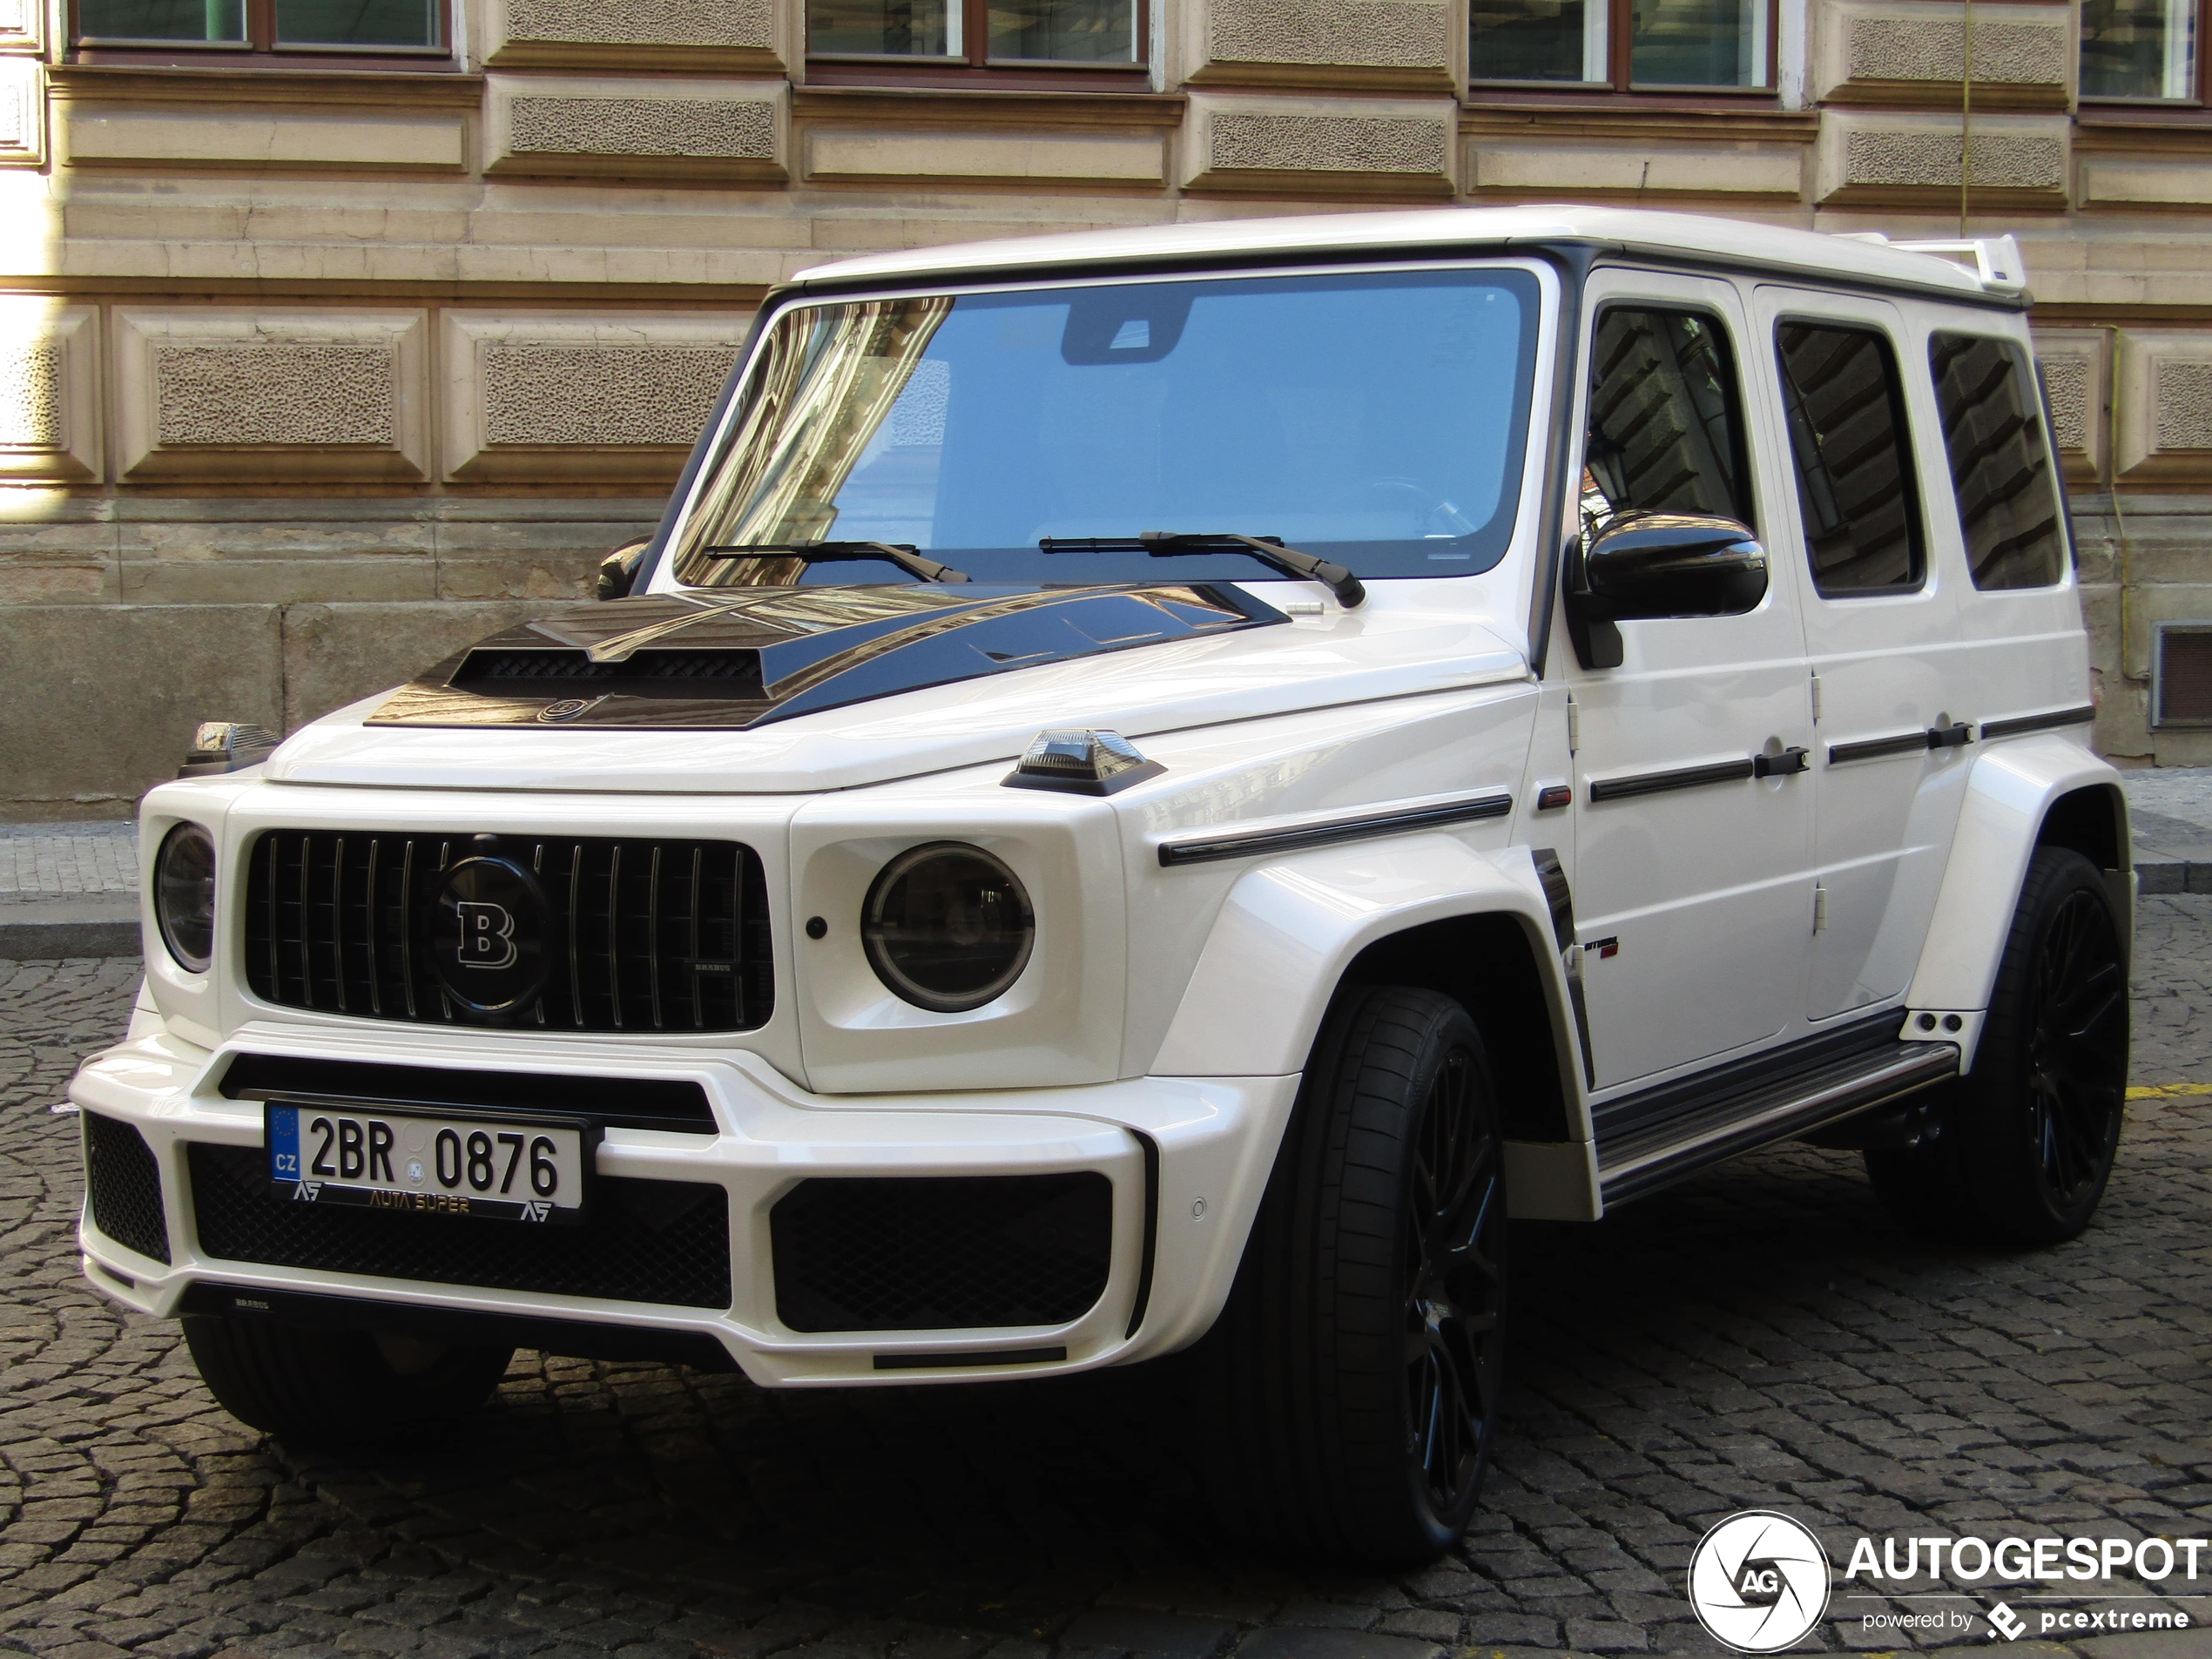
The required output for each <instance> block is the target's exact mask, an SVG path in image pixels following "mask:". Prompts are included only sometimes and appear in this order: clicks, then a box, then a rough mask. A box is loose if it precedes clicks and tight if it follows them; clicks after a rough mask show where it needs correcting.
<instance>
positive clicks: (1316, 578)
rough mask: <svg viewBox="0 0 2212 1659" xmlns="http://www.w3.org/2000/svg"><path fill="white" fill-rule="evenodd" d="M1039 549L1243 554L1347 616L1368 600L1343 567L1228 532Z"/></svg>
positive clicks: (1054, 543)
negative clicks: (1307, 585)
mask: <svg viewBox="0 0 2212 1659" xmlns="http://www.w3.org/2000/svg"><path fill="white" fill-rule="evenodd" d="M1037 546H1038V548H1039V549H1040V550H1042V551H1044V552H1047V553H1121V552H1126V551H1128V550H1131V549H1134V548H1142V549H1143V550H1144V551H1145V552H1147V553H1150V555H1151V556H1153V557H1154V558H1156V559H1176V558H1196V557H1199V556H1204V555H1205V554H1208V553H1242V554H1244V555H1245V556H1248V557H1251V558H1255V559H1258V561H1259V562H1260V563H1262V564H1264V565H1268V566H1270V567H1271V568H1272V569H1274V570H1280V571H1281V572H1282V573H1283V574H1284V575H1285V576H1287V577H1295V578H1297V579H1298V580H1301V581H1305V582H1318V583H1321V584H1322V585H1323V586H1325V587H1326V588H1327V589H1328V590H1330V591H1331V592H1332V593H1333V594H1335V595H1336V596H1337V603H1338V604H1341V605H1342V606H1344V608H1345V610H1351V609H1352V607H1353V606H1354V605H1356V604H1360V603H1362V602H1363V601H1364V600H1365V599H1366V597H1367V590H1366V588H1365V587H1364V586H1362V585H1361V583H1360V581H1359V577H1356V576H1354V575H1352V572H1351V571H1349V570H1345V568H1344V566H1342V565H1341V564H1332V563H1330V562H1329V561H1328V560H1326V559H1318V558H1316V557H1314V556H1313V555H1312V554H1311V553H1301V552H1299V551H1298V550H1297V549H1296V548H1294V547H1285V546H1284V545H1283V543H1281V542H1280V541H1278V540H1277V539H1275V538H1274V537H1272V536H1238V535H1237V534H1235V533H1234V532H1231V531H1223V532H1219V533H1213V534H1198V535H1184V534H1181V533H1178V532H1177V531H1174V530H1141V531H1139V532H1138V533H1137V534H1136V535H1135V536H1046V537H1045V538H1044V539H1043V540H1042V541H1041V542H1039V543H1037Z"/></svg>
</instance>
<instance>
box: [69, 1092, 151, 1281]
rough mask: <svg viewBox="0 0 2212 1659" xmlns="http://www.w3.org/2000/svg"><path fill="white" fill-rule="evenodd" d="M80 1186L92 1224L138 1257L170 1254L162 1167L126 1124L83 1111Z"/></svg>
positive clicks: (141, 1137) (149, 1148)
mask: <svg viewBox="0 0 2212 1659" xmlns="http://www.w3.org/2000/svg"><path fill="white" fill-rule="evenodd" d="M82 1121H83V1123H84V1190H85V1194H86V1196H87V1197H90V1198H91V1201H92V1225H93V1227H94V1228H95V1229H97V1230H98V1231H100V1232H103V1233H105V1234H106V1235H107V1236H108V1237H109V1238H112V1239H113V1240H115V1242H116V1243H117V1244H121V1245H122V1246H123V1247H124V1248H125V1250H135V1251H138V1254H139V1255H141V1256H150V1257H152V1258H153V1259H154V1260H155V1261H158V1262H165V1261H167V1260H168V1259H169V1217H168V1213H167V1211H165V1210H164V1209H163V1208H162V1204H161V1166H160V1165H159V1164H158V1163H155V1162H154V1157H153V1150H152V1148H151V1147H149V1146H148V1145H147V1144H146V1143H145V1136H142V1135H140V1134H139V1133H138V1130H135V1129H133V1128H132V1127H131V1125H130V1124H128V1123H118V1122H117V1121H116V1120H115V1119H114V1118H112V1117H102V1116H99V1115H98V1113H96V1112H86V1113H85V1114H84V1117H83V1120H82Z"/></svg>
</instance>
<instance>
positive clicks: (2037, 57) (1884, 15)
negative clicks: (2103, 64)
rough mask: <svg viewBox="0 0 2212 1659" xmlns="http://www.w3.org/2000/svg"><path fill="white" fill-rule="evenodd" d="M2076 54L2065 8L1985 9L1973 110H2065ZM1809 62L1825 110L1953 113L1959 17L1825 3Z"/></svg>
mask: <svg viewBox="0 0 2212 1659" xmlns="http://www.w3.org/2000/svg"><path fill="white" fill-rule="evenodd" d="M1973 51H1974V65H1973V69H1974V101H1975V103H1976V104H1977V105H1980V106H1983V107H1985V108H1989V109H1996V108H2000V107H2002V108H2011V109H2020V108H2051V109H2062V108H2064V107H2065V105H2066V101H2067V86H2068V84H2069V83H2070V80H2071V71H2072V66H2073V51H2074V46H2073V34H2072V30H2071V29H2070V28H2069V26H2068V24H2067V16H2066V13H2065V11H2064V10H2063V9H2061V8H2058V7H2054V6H2050V5H2039V4H2017V3H2015V4H2007V3H2004V0H1997V3H1987V0H1984V3H1980V4H1978V5H1976V6H1975V8H1974V24H1973ZM1813 57H1814V63H1813V90H1814V94H1815V96H1816V97H1817V98H1821V99H1823V100H1824V101H1828V102H1841V103H1854V102H1855V103H1878V104H1889V105H1897V104H1899V103H1904V104H1918V105H1936V106H1940V107H1944V108H1947V109H1955V108H1956V107H1957V106H1958V101H1959V78H1960V77H1961V75H1962V74H1963V73H1964V72H1965V70H1966V22H1965V18H1964V16H1963V12H1962V9H1961V8H1959V7H1957V6H1934V7H1931V6H1927V5H1925V4H1912V5H1900V4H1898V3H1895V0H1829V3H1826V4H1824V5H1823V6H1821V7H1820V8H1819V9H1818V10H1817V12H1816V13H1815V23H1814V49H1813Z"/></svg>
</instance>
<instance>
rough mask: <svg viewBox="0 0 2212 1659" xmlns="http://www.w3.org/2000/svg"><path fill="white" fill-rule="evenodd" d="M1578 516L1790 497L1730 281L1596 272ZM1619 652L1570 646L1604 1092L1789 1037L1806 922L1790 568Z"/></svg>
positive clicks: (1803, 704)
mask: <svg viewBox="0 0 2212 1659" xmlns="http://www.w3.org/2000/svg"><path fill="white" fill-rule="evenodd" d="M1584 316H1585V318H1586V321H1585V324H1584V327H1586V328H1588V330H1589V333H1588V335H1587V337H1586V341H1585V346H1584V353H1585V355H1584V359H1583V361H1585V362H1587V363H1588V365H1589V377H1588V386H1587V388H1586V394H1585V396H1586V405H1587V408H1586V413H1585V415H1584V417H1583V432H1584V455H1583V459H1582V464H1581V473H1580V479H1581V492H1582V509H1583V519H1584V523H1585V524H1586V525H1594V524H1602V523H1603V522H1605V520H1607V519H1608V518H1609V517H1610V516H1613V515H1615V514H1617V513H1622V512H1628V511H1636V510H1655V511H1672V512H1693V513H1710V514H1718V515H1721V516H1726V517H1730V518H1735V519H1738V520H1741V521H1742V522H1743V523H1747V524H1749V525H1750V526H1751V528H1752V529H1753V530H1754V531H1755V532H1758V533H1760V534H1762V535H1764V532H1765V529H1766V527H1767V525H1768V523H1770V521H1771V520H1772V519H1773V518H1774V517H1775V516H1777V513H1778V512H1779V511H1781V510H1783V508H1782V506H1781V504H1780V503H1781V502H1784V501H1785V500H1786V497H1784V496H1782V495H1781V492H1780V491H1779V489H1777V483H1778V482H1779V474H1778V472H1777V465H1778V457H1777V455H1774V454H1773V449H1774V448H1775V446H1774V444H1773V443H1772V442H1770V441H1769V438H1768V432H1769V430H1770V428H1767V427H1765V426H1764V425H1763V424H1762V423H1761V422H1760V421H1758V420H1757V419H1756V418H1755V417H1754V414H1753V410H1754V408H1755V406H1754V405H1753V404H1752V403H1751V402H1750V401H1749V400H1748V399H1747V398H1746V396H1745V393H1744V369H1745V366H1746V365H1747V363H1748V362H1749V361H1750V344H1749V331H1748V329H1747V327H1746V326H1745V324H1746V317H1745V312H1744V308H1743V302H1742V300H1741V297H1740V295H1739V293H1738V290H1737V287H1735V285H1734V284H1732V283H1729V282H1724V281H1720V280H1709V279H1704V278H1697V277H1689V276H1677V275H1662V274H1659V273H1636V272H1627V271H1609V272H1600V273H1595V274H1594V275H1593V277H1592V280H1591V284H1590V288H1589V291H1588V303H1587V305H1586V307H1585V310H1584ZM1617 625H1618V627H1619V629H1620V632H1621V637H1622V662H1621V665H1620V666H1619V667H1617V668H1595V667H1586V666H1584V665H1583V664H1581V663H1580V662H1579V661H1576V660H1575V658H1574V656H1573V654H1572V653H1571V652H1570V653H1568V661H1569V663H1570V665H1571V666H1570V669H1569V672H1570V676H1571V681H1570V683H1571V685H1572V691H1573V696H1574V699H1575V709H1576V717H1575V725H1576V728H1577V731H1578V734H1579V735H1578V738H1577V750H1576V753H1575V772H1576V787H1575V815H1576V829H1575V837H1576V839H1575V846H1576V854H1575V919H1576V924H1577V926H1576V932H1577V934H1578V936H1579V938H1580V941H1581V946H1582V981H1583V985H1584V988H1585V991H1586V995H1587V996H1588V1008H1589V1025H1590V1044H1591V1052H1592V1058H1593V1061H1594V1063H1595V1071H1596V1086H1597V1087H1598V1088H1599V1089H1610V1088H1615V1087H1617V1086H1619V1085H1622V1084H1625V1083H1630V1082H1637V1081H1639V1080H1656V1078H1658V1077H1659V1076H1662V1075H1663V1074H1666V1073H1668V1072H1671V1071H1676V1070H1680V1069H1685V1068H1689V1067H1692V1066H1695V1065H1696V1064H1698V1063H1699V1062H1705V1061H1710V1060H1711V1059H1714V1058H1715V1057H1716V1056H1720V1055H1730V1054H1734V1053H1737V1052H1740V1051H1743V1050H1747V1049H1753V1048H1755V1047H1757V1045H1759V1044H1761V1043H1764V1042H1771V1041H1774V1040H1776V1039H1777V1038H1780V1037H1782V1036H1784V1035H1787V1034H1788V1033H1789V1032H1790V1030H1791V1027H1792V1026H1793V1024H1794V1023H1795V1022H1797V1021H1798V1020H1799V1019H1800V1017H1801V1016H1800V1015H1799V1009H1800V1008H1801V1006H1802V1003H1803V999H1804V974H1805V962H1806V953H1807V948H1808V946H1809V944H1810V942H1811V936H1812V921H1813V914H1812V891H1813V883H1812V880H1811V873H1810V859H1811V824H1812V795H1811V789H1810V788H1809V784H1810V781H1811V780H1810V778H1809V777H1808V775H1807V774H1806V772H1804V771H1802V770H1799V769H1798V768H1800V767H1802V766H1804V765H1805V764H1806V762H1807V760H1808V759H1809V756H1808V755H1807V753H1806V751H1808V750H1809V748H1810V745H1811V741H1812V731H1811V725H1812V722H1811V695H1810V691H1809V688H1808V685H1807V673H1806V667H1805V656H1804V638H1803V636H1802V634H1801V632H1800V630H1799V625H1798V615H1797V594H1796V590H1795V589H1794V588H1793V586H1792V585H1791V582H1790V580H1789V579H1788V577H1787V574H1786V573H1784V572H1780V571H1775V572H1772V573H1771V574H1770V580H1769V583H1768V587H1767V593H1766V597H1765V598H1764V600H1762V601H1761V603H1760V604H1758V605H1757V607H1756V608H1755V609H1753V610H1750V611H1749V612H1747V613H1745V614H1743V615H1741V616H1733V617H1668V618H1663V619H1656V620H1647V621H1636V622H1623V623H1621V624H1617Z"/></svg>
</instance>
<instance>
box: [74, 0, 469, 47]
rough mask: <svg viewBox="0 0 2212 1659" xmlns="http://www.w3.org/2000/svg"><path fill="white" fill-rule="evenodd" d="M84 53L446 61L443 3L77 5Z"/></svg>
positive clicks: (198, 0) (112, 0)
mask: <svg viewBox="0 0 2212 1659" xmlns="http://www.w3.org/2000/svg"><path fill="white" fill-rule="evenodd" d="M76 39H77V44H78V45H79V46H89V47H94V48H108V47H118V48H124V49H135V50H139V51H144V50H148V49H153V50H172V51H173V50H175V49H177V48H179V47H182V48H188V49H192V50H198V51H208V50H213V51H235V52H352V53H374V54H377V55H380V56H381V55H384V54H387V53H401V54H408V55H421V54H435V55H436V56H439V57H442V56H444V55H445V53H446V51H447V46H446V33H445V6H444V4H443V0H76Z"/></svg>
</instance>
